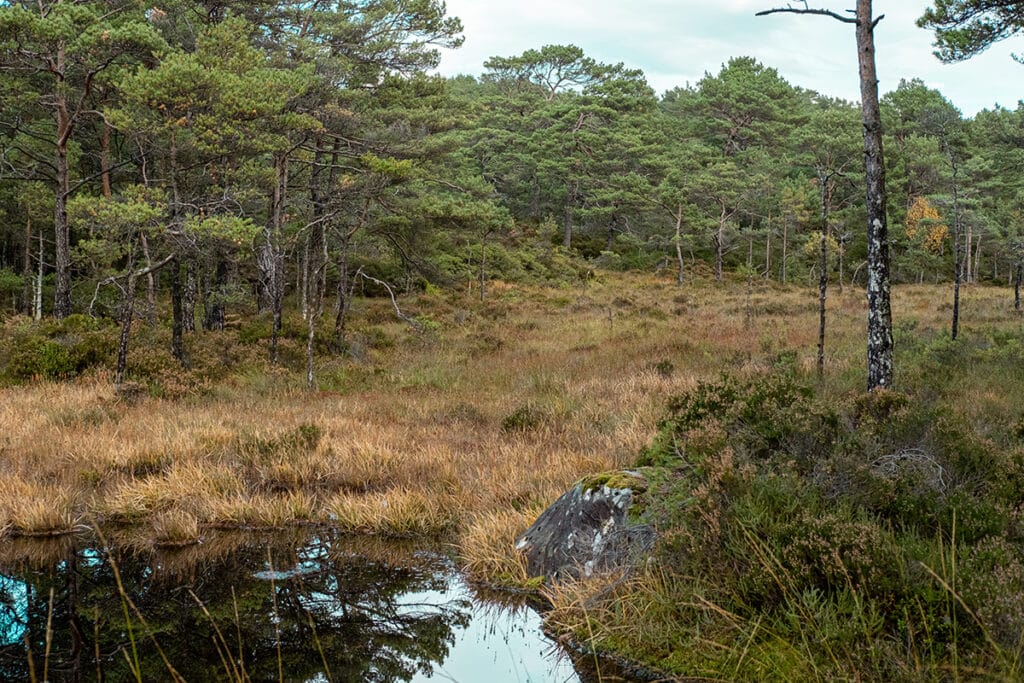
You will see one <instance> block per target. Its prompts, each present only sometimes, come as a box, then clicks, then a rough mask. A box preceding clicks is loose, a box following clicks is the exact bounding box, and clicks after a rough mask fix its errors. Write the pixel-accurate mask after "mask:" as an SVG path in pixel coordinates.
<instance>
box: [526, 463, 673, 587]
mask: <svg viewBox="0 0 1024 683" xmlns="http://www.w3.org/2000/svg"><path fill="white" fill-rule="evenodd" d="M647 488H648V484H647V479H646V478H645V477H644V475H643V474H642V473H641V472H633V471H622V472H611V473H607V474H601V475H598V476H595V477H589V478H587V479H584V480H583V481H580V482H579V483H577V484H576V485H575V486H573V487H572V488H571V489H570V490H569V491H567V492H566V493H565V494H564V495H562V497H561V498H559V499H558V500H557V501H555V502H554V504H552V505H551V507H549V508H548V509H547V510H545V511H544V512H543V513H542V514H541V515H540V517H538V518H537V521H536V522H534V523H533V526H531V527H530V528H529V529H527V531H526V533H524V534H523V535H522V536H520V537H519V539H517V541H516V548H517V549H518V550H520V551H521V552H523V553H524V554H525V555H526V565H527V571H528V572H529V574H530V576H531V577H540V576H543V577H545V578H546V579H548V580H551V579H556V578H581V577H590V576H592V575H594V574H595V573H603V572H609V571H615V570H619V569H628V568H629V567H631V566H633V565H634V564H636V563H637V561H639V560H641V559H642V558H644V557H645V556H646V555H647V554H648V553H650V551H651V549H652V548H653V547H654V540H655V532H654V529H653V527H651V526H649V525H647V524H643V523H641V522H640V521H639V520H638V519H637V516H638V512H639V511H640V510H642V509H643V507H644V501H643V497H644V494H645V493H646V492H647Z"/></svg>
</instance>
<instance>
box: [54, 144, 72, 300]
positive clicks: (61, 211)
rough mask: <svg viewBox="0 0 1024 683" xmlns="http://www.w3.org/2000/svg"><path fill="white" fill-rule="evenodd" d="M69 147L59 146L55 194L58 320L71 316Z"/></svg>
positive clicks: (55, 263)
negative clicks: (68, 200)
mask: <svg viewBox="0 0 1024 683" xmlns="http://www.w3.org/2000/svg"><path fill="white" fill-rule="evenodd" d="M68 176H69V169H68V149H67V145H58V146H57V191H56V193H55V194H54V199H55V201H54V211H53V214H54V236H55V238H56V239H55V241H56V249H55V251H54V268H55V269H56V271H57V286H56V290H55V292H54V300H53V314H54V315H55V316H57V319H58V320H63V319H64V318H66V317H68V316H69V315H71V310H72V309H71V230H70V227H69V225H68V207H67V199H68V194H69V193H70V184H69V182H70V181H69V177H68Z"/></svg>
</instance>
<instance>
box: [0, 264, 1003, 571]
mask: <svg viewBox="0 0 1024 683" xmlns="http://www.w3.org/2000/svg"><path fill="white" fill-rule="evenodd" d="M743 289H744V288H743V287H741V286H737V285H732V284H729V283H726V284H725V285H723V286H716V285H714V284H712V283H706V282H697V283H695V284H689V285H687V286H685V287H682V288H680V287H676V286H675V285H674V283H671V282H670V281H668V280H659V279H654V278H652V277H649V276H640V275H611V274H608V275H602V276H601V277H600V278H599V279H598V280H597V281H596V282H594V283H592V284H589V285H588V286H587V287H586V288H585V289H581V290H579V289H575V290H570V289H562V290H555V289H551V290H546V289H538V288H526V287H518V286H511V285H502V284H501V283H495V284H494V286H492V288H491V290H490V291H491V297H492V298H491V299H490V300H489V301H488V302H486V303H483V304H481V303H479V302H477V301H474V300H473V298H472V297H470V296H468V295H462V294H447V295H441V294H432V295H424V296H421V297H417V298H413V299H411V300H409V301H406V302H403V308H404V309H407V310H409V311H411V312H414V313H417V314H420V315H423V316H425V317H429V318H431V319H433V320H434V321H435V322H436V323H437V325H436V327H437V328H438V329H437V330H436V331H432V332H428V333H425V334H416V333H414V332H413V331H412V330H411V329H409V328H408V327H407V326H403V325H402V324H401V323H398V322H395V321H393V320H392V318H391V317H390V313H389V311H388V306H387V305H385V303H384V302H376V301H367V302H359V305H358V307H357V310H356V311H355V313H356V324H355V329H354V331H353V339H355V340H356V341H358V340H360V339H371V338H382V339H385V340H387V343H376V344H370V345H368V346H367V347H366V348H367V349H368V350H365V353H364V354H363V356H362V359H361V360H352V359H347V358H346V359H339V358H331V359H324V361H323V363H322V365H321V367H320V370H319V377H320V380H321V386H322V388H323V389H324V390H323V391H320V392H316V393H307V392H305V391H304V390H303V389H302V379H301V378H300V377H299V375H298V374H297V373H296V374H294V375H293V374H289V373H282V372H277V371H275V372H270V373H264V372H262V371H259V372H257V371H253V370H250V371H248V372H247V373H246V374H242V375H239V376H237V377H236V378H235V379H233V380H232V381H230V382H227V383H224V384H222V385H219V386H217V387H214V388H212V389H210V390H209V391H208V392H207V393H205V394H202V395H193V396H191V397H187V398H184V399H179V400H177V401H169V400H162V399H157V398H148V397H142V398H140V399H138V400H135V401H131V402H128V401H123V400H120V399H119V398H118V396H117V394H116V392H115V390H114V387H113V386H112V385H111V383H110V382H109V379H107V378H104V377H102V376H100V377H96V376H94V377H92V378H90V379H83V380H80V381H79V382H77V383H72V384H34V385H30V386H24V387H17V388H8V389H0V475H2V481H3V484H2V486H3V491H2V492H0V530H3V531H5V532H16V533H53V532H57V531H59V530H63V529H67V528H70V527H73V526H74V525H75V524H76V523H77V522H78V520H79V519H82V518H91V517H93V516H95V517H97V518H98V519H100V520H101V521H102V520H113V521H125V522H133V523H135V522H144V523H147V524H149V525H150V526H151V528H152V532H153V536H154V538H156V539H160V538H165V539H166V540H172V539H175V538H179V539H184V538H189V537H191V536H193V535H195V534H197V533H198V529H200V528H201V527H203V526H205V525H216V526H281V525H285V524H288V523H293V522H301V521H313V522H324V523H336V524H338V525H340V526H343V527H345V528H350V529H353V530H360V531H373V532H377V533H389V534H411V533H416V534H418V533H432V532H436V531H440V530H445V529H449V528H451V527H453V526H454V527H457V528H458V529H459V530H460V531H461V533H462V534H463V536H462V537H463V538H464V539H465V540H464V541H463V542H462V543H461V545H462V547H463V548H464V549H465V550H466V554H467V557H469V562H470V564H471V565H473V566H480V567H487V566H488V562H491V561H493V562H495V563H497V564H495V565H494V566H493V567H491V568H489V569H484V570H482V573H492V572H493V573H500V574H507V575H509V576H512V575H514V574H515V572H516V571H517V570H516V569H515V568H514V567H509V566H506V565H505V564H504V560H500V559H492V560H489V559H488V558H487V557H486V555H487V554H490V553H493V554H494V556H495V557H497V555H499V554H504V553H505V546H504V545H503V544H504V543H505V539H507V538H509V537H511V536H512V535H513V534H512V531H511V530H512V529H513V528H516V529H518V528H519V527H521V526H522V525H523V523H524V521H525V519H526V518H527V517H528V515H529V514H533V512H534V511H536V510H537V509H538V508H540V507H542V506H544V505H546V504H548V503H550V502H551V501H552V500H553V499H554V498H555V497H557V496H558V495H559V494H560V493H561V492H562V491H564V490H565V489H566V488H567V487H568V486H569V485H570V484H571V483H572V482H573V481H575V480H577V479H579V478H580V477H582V476H585V475H589V474H594V473H598V472H601V471H604V470H608V469H612V468H617V467H622V466H624V465H627V464H629V463H631V462H632V461H633V460H634V458H635V456H636V454H637V452H638V451H639V449H640V448H641V447H642V446H643V445H645V444H646V443H647V442H648V441H649V439H650V437H651V435H652V434H653V432H654V429H655V426H656V423H657V421H658V419H659V417H660V416H661V414H662V411H663V406H664V404H665V401H666V399H667V397H669V396H671V395H675V394H679V393H681V392H683V391H685V390H687V389H689V388H691V387H692V386H693V385H694V384H695V383H696V382H697V381H699V380H701V379H707V378H710V377H714V376H716V375H717V374H718V373H720V372H722V371H729V372H731V373H734V374H738V375H745V374H748V373H753V372H757V371H759V370H762V369H764V368H766V367H770V366H771V365H772V363H773V362H774V360H775V359H776V358H777V357H778V356H779V354H781V353H783V352H786V351H795V352H796V354H797V365H798V367H800V368H804V369H807V370H811V369H812V368H813V365H814V354H815V343H816V334H817V327H816V310H815V297H816V294H815V293H814V292H812V291H810V290H807V289H802V288H797V287H781V286H778V285H775V284H768V283H761V284H759V289H758V290H757V291H756V292H755V295H754V297H753V299H752V307H753V308H752V312H753V318H752V320H753V323H752V325H750V326H749V327H746V326H745V325H744V318H745V316H744V291H743ZM948 299H949V296H948V292H947V291H946V288H941V289H940V288H937V287H928V286H913V287H904V288H899V289H897V290H896V293H895V297H894V303H895V314H896V320H897V325H898V326H899V325H904V327H905V329H906V330H907V334H912V335H915V336H919V337H921V336H927V335H935V334H937V333H938V331H940V330H943V329H945V328H946V326H947V324H948V322H947V318H948V315H949V310H948ZM831 304H832V306H833V310H832V313H831V314H830V322H829V341H828V353H827V363H828V372H829V375H830V377H832V378H835V381H836V382H837V383H838V384H843V383H846V384H847V385H849V386H858V385H859V384H860V383H861V382H862V375H863V370H862V366H863V357H864V342H863V336H864V333H863V328H864V320H865V317H866V305H865V302H864V298H863V295H862V294H861V293H859V292H855V291H853V290H850V289H847V292H846V293H845V294H844V295H842V296H838V295H837V296H834V297H833V298H832V300H831ZM1009 304H1010V296H1009V294H1008V292H1007V291H1006V290H999V289H989V288H968V289H967V290H966V295H965V302H964V322H965V333H969V332H970V330H971V328H972V326H973V325H978V326H985V325H997V324H999V325H1003V324H1006V323H1007V322H1013V321H1014V318H1013V317H1012V311H1009V310H1008V309H1009ZM466 312H468V315H466ZM457 321H464V322H457ZM911 323H912V324H911ZM360 325H361V326H362V327H360ZM964 393H965V395H964V402H965V405H971V404H972V401H977V402H978V403H979V405H980V407H979V408H978V409H979V410H982V409H984V408H985V406H986V402H990V401H991V400H993V399H992V397H990V396H987V395H986V394H985V391H984V386H977V385H976V386H965V387H964ZM512 416H518V417H517V418H515V419H513V417H512ZM310 429H312V430H313V431H314V432H315V434H314V435H313V436H309V434H307V432H308V431H309V430H310ZM303 430H306V431H305V432H304V431H303ZM303 434H306V436H303ZM307 437H309V438H307ZM510 510H512V511H515V510H523V511H528V512H523V513H518V512H509V511H510ZM193 524H194V525H195V526H193ZM499 546H500V547H499ZM482 548H488V549H489V550H487V551H486V552H484V551H482V550H480V549H482Z"/></svg>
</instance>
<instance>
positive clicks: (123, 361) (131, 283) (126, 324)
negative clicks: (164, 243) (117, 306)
mask: <svg viewBox="0 0 1024 683" xmlns="http://www.w3.org/2000/svg"><path fill="white" fill-rule="evenodd" d="M134 316H135V273H132V274H130V275H129V276H128V285H127V290H126V292H125V298H124V301H123V302H122V304H121V337H120V339H119V340H118V343H117V369H116V370H115V371H114V383H115V384H121V383H122V382H124V374H125V370H126V369H127V367H128V340H129V338H130V337H131V333H132V318H133V317H134Z"/></svg>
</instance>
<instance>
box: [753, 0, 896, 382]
mask: <svg viewBox="0 0 1024 683" xmlns="http://www.w3.org/2000/svg"><path fill="white" fill-rule="evenodd" d="M782 12H786V13H791V14H816V15H820V16H827V17H831V18H832V19H836V20H838V21H841V22H843V23H847V24H854V25H855V26H856V32H857V61H858V68H859V75H860V93H861V98H860V99H861V113H862V115H863V119H864V121H863V123H864V171H865V173H864V175H865V179H866V180H867V183H866V184H867V214H868V216H867V218H868V221H867V223H868V225H867V237H868V260H867V270H868V354H867V355H868V358H867V360H868V363H867V365H868V390H869V391H871V390H873V389H878V388H880V387H890V386H892V381H893V338H892V305H891V302H890V268H889V228H888V218H887V217H886V213H885V210H886V206H885V203H886V193H885V159H884V154H883V151H882V115H881V111H880V109H879V106H878V73H877V69H876V67H875V26H876V25H877V24H878V22H879V21H881V17H879V18H878V19H875V18H874V16H873V13H872V7H871V0H857V5H856V10H855V15H856V16H855V18H853V17H850V16H848V15H846V14H840V13H838V12H833V11H832V10H827V9H818V8H811V7H808V5H807V3H806V2H805V3H802V7H800V6H796V7H794V6H793V5H787V6H786V7H777V8H774V9H769V10H763V11H761V12H757V15H758V16H764V15H767V14H776V13H782Z"/></svg>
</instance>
